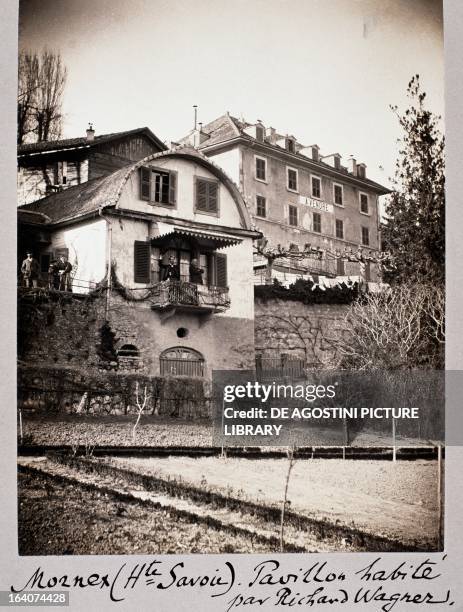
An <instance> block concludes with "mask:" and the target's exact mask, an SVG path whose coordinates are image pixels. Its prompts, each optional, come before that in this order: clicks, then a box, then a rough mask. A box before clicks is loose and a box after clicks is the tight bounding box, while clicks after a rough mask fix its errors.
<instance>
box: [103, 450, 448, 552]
mask: <svg viewBox="0 0 463 612" xmlns="http://www.w3.org/2000/svg"><path fill="white" fill-rule="evenodd" d="M111 464H112V465H115V466H118V467H122V468H126V469H129V470H131V471H134V472H138V473H140V474H145V475H153V476H156V477H157V478H160V479H163V480H166V481H169V482H178V483H181V484H183V485H185V486H192V487H196V488H198V489H200V490H202V491H210V492H211V493H220V494H221V495H223V496H225V497H230V498H235V499H236V498H237V499H242V500H243V501H248V502H252V503H257V504H261V505H263V506H273V507H279V505H280V504H281V499H282V497H283V491H284V485H285V479H286V474H287V469H288V462H287V461H286V460H284V459H273V460H267V459H261V460H259V461H256V462H254V461H249V460H247V459H238V458H229V459H224V458H215V457H207V458H197V459H196V458H190V457H170V458H152V459H140V458H130V459H129V458H112V459H111ZM288 499H289V500H290V509H291V512H292V513H296V514H299V515H301V516H306V517H308V518H311V519H314V520H317V521H326V522H328V523H330V524H334V525H345V526H349V527H352V528H354V529H357V530H361V531H365V532H367V533H370V534H372V535H375V536H380V537H385V538H389V539H391V540H396V541H400V542H402V543H403V544H404V545H406V546H411V547H417V548H420V549H429V550H436V547H437V539H438V503H437V464H436V462H434V461H420V460H418V461H414V462H397V463H392V462H383V461H370V460H366V461H362V462H354V461H352V462H351V461H342V460H337V459H332V460H330V461H327V460H325V459H318V460H317V459H312V460H298V461H296V463H295V465H294V467H293V470H292V473H291V479H290V483H289V490H288Z"/></svg>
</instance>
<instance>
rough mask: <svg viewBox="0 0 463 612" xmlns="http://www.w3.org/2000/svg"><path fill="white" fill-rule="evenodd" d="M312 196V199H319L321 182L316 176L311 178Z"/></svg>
mask: <svg viewBox="0 0 463 612" xmlns="http://www.w3.org/2000/svg"><path fill="white" fill-rule="evenodd" d="M311 182H312V196H313V197H314V198H321V194H322V182H321V180H320V179H319V178H318V176H313V177H312V181H311Z"/></svg>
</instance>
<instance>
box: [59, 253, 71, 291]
mask: <svg viewBox="0 0 463 612" xmlns="http://www.w3.org/2000/svg"><path fill="white" fill-rule="evenodd" d="M58 271H59V290H60V291H72V283H71V272H72V264H71V263H70V262H69V261H67V259H66V258H65V257H64V255H61V257H60V258H59V261H58Z"/></svg>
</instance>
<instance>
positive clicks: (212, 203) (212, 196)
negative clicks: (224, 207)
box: [207, 183, 218, 212]
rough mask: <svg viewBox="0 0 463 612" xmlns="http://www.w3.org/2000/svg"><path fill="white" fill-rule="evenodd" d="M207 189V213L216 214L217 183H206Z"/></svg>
mask: <svg viewBox="0 0 463 612" xmlns="http://www.w3.org/2000/svg"><path fill="white" fill-rule="evenodd" d="M207 186H208V188H209V194H208V195H209V197H208V210H209V212H217V209H218V197H217V196H218V185H217V183H207Z"/></svg>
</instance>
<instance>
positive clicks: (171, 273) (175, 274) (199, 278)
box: [161, 255, 204, 285]
mask: <svg viewBox="0 0 463 612" xmlns="http://www.w3.org/2000/svg"><path fill="white" fill-rule="evenodd" d="M203 274H204V270H203V269H202V268H200V266H199V262H198V260H197V259H196V258H195V257H194V258H193V259H192V260H191V262H190V283H195V284H196V285H202V284H203ZM161 280H162V281H167V280H180V270H179V267H178V265H177V264H176V262H175V257H174V256H173V255H171V256H170V257H169V261H168V264H167V265H165V266H163V267H162V271H161Z"/></svg>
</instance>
